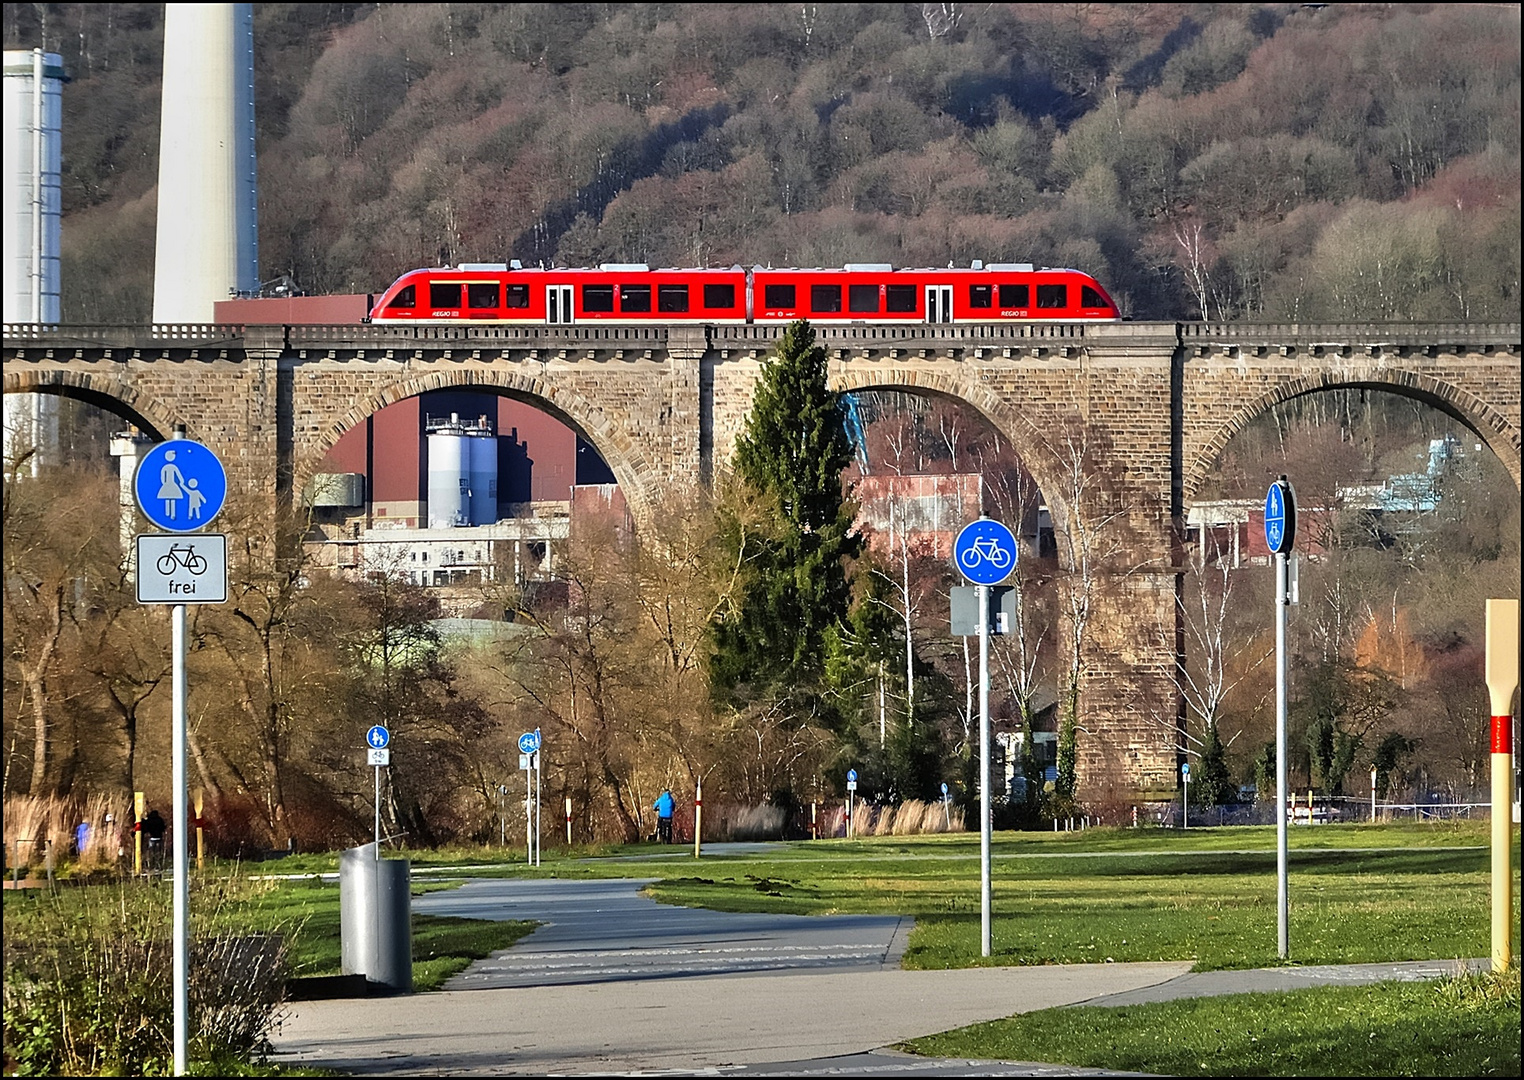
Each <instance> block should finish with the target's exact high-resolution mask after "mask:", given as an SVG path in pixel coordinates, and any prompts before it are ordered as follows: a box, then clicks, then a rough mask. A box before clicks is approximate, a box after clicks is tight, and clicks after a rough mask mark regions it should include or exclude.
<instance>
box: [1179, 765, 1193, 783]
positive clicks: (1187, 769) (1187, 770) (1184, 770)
mask: <svg viewBox="0 0 1524 1080" xmlns="http://www.w3.org/2000/svg"><path fill="white" fill-rule="evenodd" d="M1180 775H1181V776H1182V777H1184V778H1185V779H1187V780H1189V779H1190V778H1191V763H1190V762H1189V761H1182V762H1181V763H1180Z"/></svg>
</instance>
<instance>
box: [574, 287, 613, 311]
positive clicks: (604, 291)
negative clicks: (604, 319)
mask: <svg viewBox="0 0 1524 1080" xmlns="http://www.w3.org/2000/svg"><path fill="white" fill-rule="evenodd" d="M582 310H583V311H585V312H588V313H590V314H601V313H603V312H606V311H613V310H614V286H612V285H584V286H582Z"/></svg>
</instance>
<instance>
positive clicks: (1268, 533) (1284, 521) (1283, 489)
mask: <svg viewBox="0 0 1524 1080" xmlns="http://www.w3.org/2000/svg"><path fill="white" fill-rule="evenodd" d="M1295 542H1296V496H1295V495H1293V494H1292V492H1291V485H1290V484H1289V483H1287V482H1286V478H1285V477H1284V476H1283V477H1281V478H1280V479H1279V480H1277V481H1276V482H1275V483H1273V484H1271V485H1270V491H1269V492H1268V493H1267V494H1266V495H1265V545H1266V546H1267V547H1268V548H1269V549H1270V554H1272V555H1282V554H1285V553H1286V552H1288V551H1290V550H1291V547H1292V544H1293V543H1295Z"/></svg>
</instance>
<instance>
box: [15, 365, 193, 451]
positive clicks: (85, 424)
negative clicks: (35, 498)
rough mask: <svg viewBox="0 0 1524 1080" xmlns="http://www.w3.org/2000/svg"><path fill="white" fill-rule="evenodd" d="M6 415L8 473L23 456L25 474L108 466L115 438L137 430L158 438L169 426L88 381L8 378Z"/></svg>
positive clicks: (157, 417) (160, 439) (163, 420)
mask: <svg viewBox="0 0 1524 1080" xmlns="http://www.w3.org/2000/svg"><path fill="white" fill-rule="evenodd" d="M4 417H5V420H4V423H5V443H4V455H5V468H6V471H7V472H9V471H10V469H11V466H12V465H13V464H15V463H16V462H17V459H18V458H20V457H21V456H23V455H28V459H27V463H26V464H27V469H26V471H28V472H34V471H36V469H44V468H47V467H50V466H61V467H69V468H73V469H80V468H85V467H95V468H102V469H104V468H111V467H113V466H112V454H111V448H112V440H113V439H114V438H115V437H117V436H119V435H122V434H135V435H138V436H141V437H143V438H146V439H147V440H148V441H149V442H154V443H156V442H162V441H163V440H164V439H165V438H166V437H167V433H168V431H169V430H170V429H171V427H172V422H171V421H170V420H169V419H168V418H167V417H160V416H154V415H150V414H149V413H148V412H146V411H142V410H139V409H137V408H134V407H133V405H132V404H130V403H128V402H127V401H124V400H123V399H122V398H120V397H118V396H116V395H115V394H113V393H111V392H110V391H109V390H103V389H100V388H98V387H95V386H94V385H91V384H90V383H88V382H83V383H76V382H48V381H37V382H29V383H21V382H20V381H17V382H15V383H14V384H13V383H12V381H11V380H7V382H6V385H5V399H4ZM33 462H35V463H36V464H35V466H34V465H33V464H32V463H33Z"/></svg>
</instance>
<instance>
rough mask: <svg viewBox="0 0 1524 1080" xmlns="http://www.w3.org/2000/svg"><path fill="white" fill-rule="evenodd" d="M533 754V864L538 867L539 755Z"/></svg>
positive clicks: (538, 751)
mask: <svg viewBox="0 0 1524 1080" xmlns="http://www.w3.org/2000/svg"><path fill="white" fill-rule="evenodd" d="M541 753H542V751H540V750H536V751H535V752H534V864H535V865H536V866H539V865H540V754H541Z"/></svg>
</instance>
